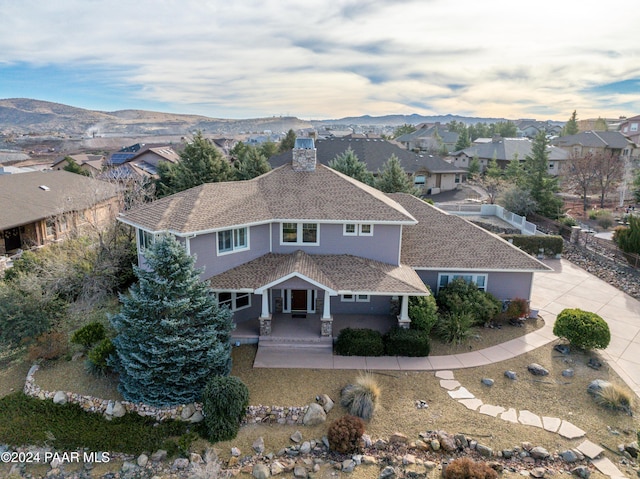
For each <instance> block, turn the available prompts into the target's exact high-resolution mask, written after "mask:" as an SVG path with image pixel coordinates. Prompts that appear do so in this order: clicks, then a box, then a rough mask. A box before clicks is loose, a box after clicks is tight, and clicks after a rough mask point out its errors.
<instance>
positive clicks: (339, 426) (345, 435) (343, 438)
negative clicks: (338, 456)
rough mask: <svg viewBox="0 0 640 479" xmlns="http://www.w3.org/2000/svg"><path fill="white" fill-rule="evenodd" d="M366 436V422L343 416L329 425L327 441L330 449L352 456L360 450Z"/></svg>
mask: <svg viewBox="0 0 640 479" xmlns="http://www.w3.org/2000/svg"><path fill="white" fill-rule="evenodd" d="M363 434H364V422H363V421H362V419H360V418H359V417H356V416H350V415H346V416H342V417H341V418H338V419H336V420H335V421H333V422H332V423H331V424H330V425H329V430H328V431H327V439H328V440H329V448H330V449H331V450H333V451H336V452H341V453H343V454H350V453H354V452H357V451H358V450H360V448H361V446H362V444H361V439H362V435H363Z"/></svg>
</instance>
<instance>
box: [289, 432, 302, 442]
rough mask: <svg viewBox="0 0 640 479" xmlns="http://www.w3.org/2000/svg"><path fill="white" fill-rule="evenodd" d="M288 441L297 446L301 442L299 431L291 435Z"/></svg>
mask: <svg viewBox="0 0 640 479" xmlns="http://www.w3.org/2000/svg"><path fill="white" fill-rule="evenodd" d="M290 439H291V440H292V441H293V442H295V443H296V444H297V443H299V442H301V441H302V433H301V432H300V431H296V432H294V433H293V434H291V437H290Z"/></svg>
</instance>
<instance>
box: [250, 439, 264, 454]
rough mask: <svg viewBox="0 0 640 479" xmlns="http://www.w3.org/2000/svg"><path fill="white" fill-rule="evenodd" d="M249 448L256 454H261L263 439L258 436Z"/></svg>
mask: <svg viewBox="0 0 640 479" xmlns="http://www.w3.org/2000/svg"><path fill="white" fill-rule="evenodd" d="M251 447H252V448H253V450H254V451H256V453H257V454H262V453H263V452H264V438H263V437H262V436H260V437H259V438H258V439H256V440H255V441H253V444H252V445H251Z"/></svg>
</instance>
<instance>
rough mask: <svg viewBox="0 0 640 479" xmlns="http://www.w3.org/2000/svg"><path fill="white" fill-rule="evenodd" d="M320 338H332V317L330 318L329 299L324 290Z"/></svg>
mask: <svg viewBox="0 0 640 479" xmlns="http://www.w3.org/2000/svg"><path fill="white" fill-rule="evenodd" d="M320 323H321V325H320V336H323V337H324V336H333V316H331V297H330V296H329V291H327V290H326V289H325V291H324V300H323V301H322V317H321V318H320Z"/></svg>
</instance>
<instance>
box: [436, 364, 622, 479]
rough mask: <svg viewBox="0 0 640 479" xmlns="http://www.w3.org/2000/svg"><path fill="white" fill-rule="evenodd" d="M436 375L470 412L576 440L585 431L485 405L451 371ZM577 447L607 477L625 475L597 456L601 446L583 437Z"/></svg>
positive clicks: (550, 419) (554, 420)
mask: <svg viewBox="0 0 640 479" xmlns="http://www.w3.org/2000/svg"><path fill="white" fill-rule="evenodd" d="M505 375H506V373H505ZM436 378H438V379H440V387H442V388H443V389H446V390H447V393H448V394H449V396H451V397H452V398H453V399H456V400H457V401H458V402H459V403H460V404H462V405H463V406H465V407H466V408H467V409H470V410H471V411H476V412H478V413H480V414H486V415H488V416H493V417H497V418H500V419H502V420H503V421H509V422H512V423H520V424H523V425H525V426H533V427H540V428H544V429H545V430H546V431H549V432H553V433H556V434H559V435H560V436H562V437H564V438H566V439H576V438H579V437H584V435H585V432H584V431H583V430H582V429H580V428H579V427H577V426H575V425H573V424H571V423H570V422H569V421H565V420H564V419H560V418H556V417H549V416H542V417H541V416H538V415H537V414H534V413H532V412H531V411H527V410H526V409H523V410H521V411H517V410H515V409H514V408H509V409H505V408H504V407H502V406H494V405H491V404H484V403H483V402H482V400H481V399H478V398H476V397H475V396H474V395H473V393H472V392H470V391H469V390H468V389H466V388H464V387H462V386H461V385H460V383H459V382H458V381H456V380H455V378H454V376H453V371H436ZM576 449H577V450H578V451H579V452H580V453H582V454H584V455H585V456H586V457H588V458H589V459H591V462H592V463H593V465H594V466H595V467H596V469H598V471H600V472H601V473H602V474H605V475H607V476H610V477H612V478H613V479H618V478H624V477H625V476H624V475H623V474H622V473H621V472H620V470H619V469H618V468H617V467H616V466H615V464H614V463H613V462H611V461H610V460H609V459H607V458H606V457H601V458H598V456H600V455H601V454H602V452H603V451H604V449H602V448H601V447H600V446H598V445H597V444H594V443H592V442H591V441H589V440H585V441H584V442H583V443H582V444H580V445H579V446H578V447H577V448H576Z"/></svg>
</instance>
